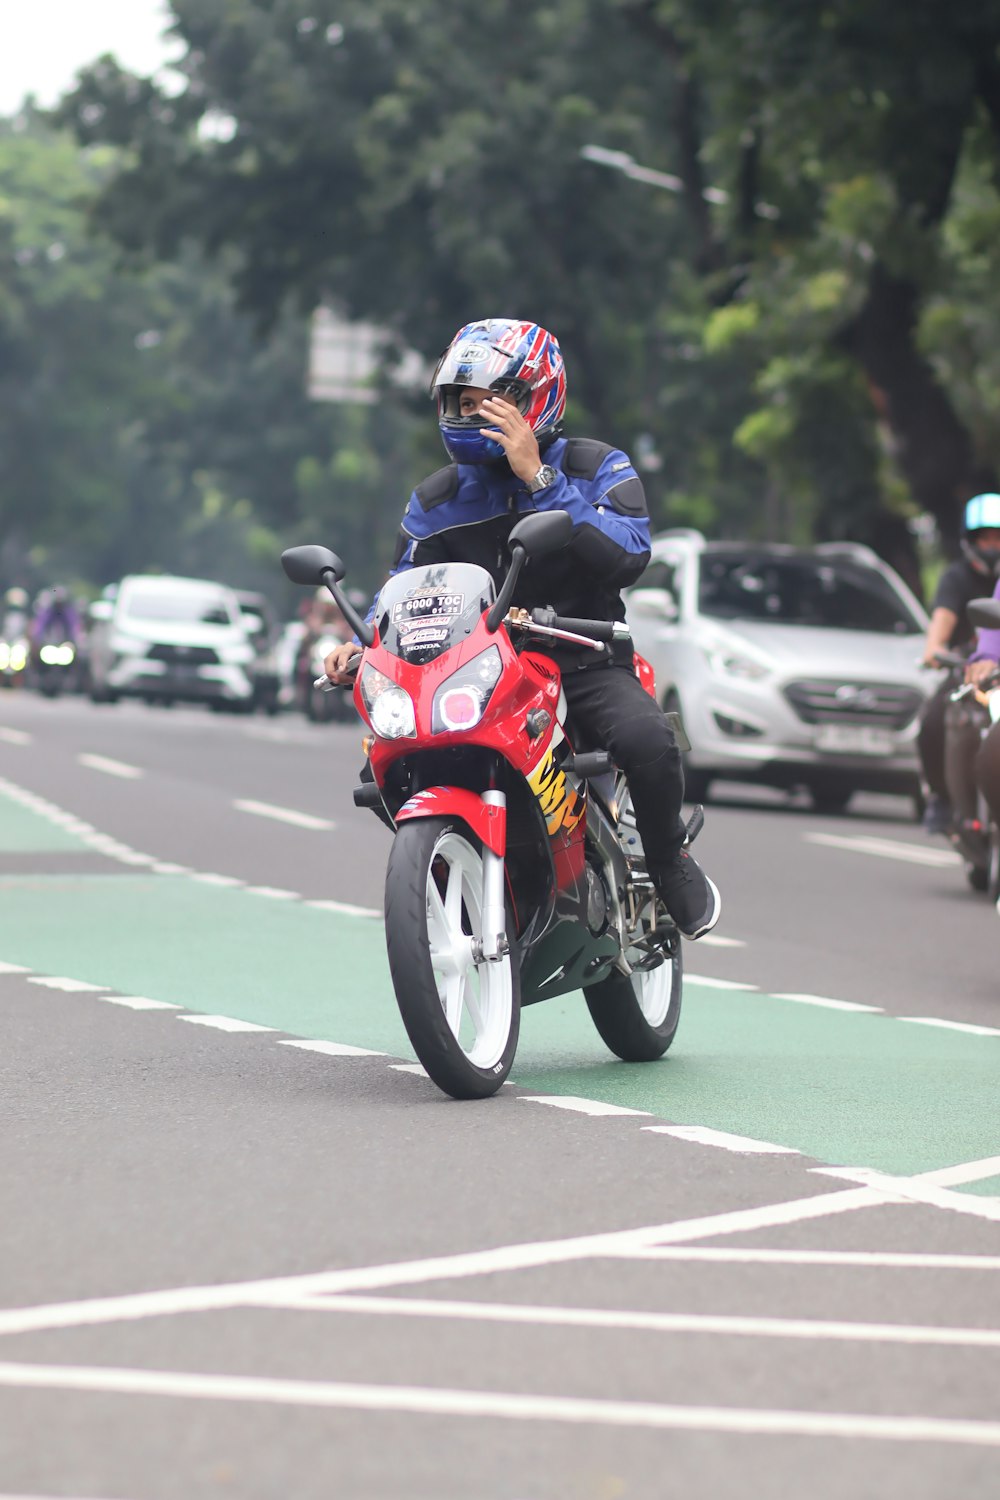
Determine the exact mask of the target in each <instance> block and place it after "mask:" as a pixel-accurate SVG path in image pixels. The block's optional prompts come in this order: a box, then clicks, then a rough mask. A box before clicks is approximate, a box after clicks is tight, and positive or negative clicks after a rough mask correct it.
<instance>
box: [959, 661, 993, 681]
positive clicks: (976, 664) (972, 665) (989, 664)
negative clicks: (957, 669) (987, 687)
mask: <svg viewBox="0 0 1000 1500" xmlns="http://www.w3.org/2000/svg"><path fill="white" fill-rule="evenodd" d="M996 669H997V663H996V662H995V661H970V662H969V665H968V666H967V667H966V669H965V680H966V682H972V683H976V684H978V683H980V682H985V680H986V678H987V677H989V676H991V675H992V673H994V672H995V671H996Z"/></svg>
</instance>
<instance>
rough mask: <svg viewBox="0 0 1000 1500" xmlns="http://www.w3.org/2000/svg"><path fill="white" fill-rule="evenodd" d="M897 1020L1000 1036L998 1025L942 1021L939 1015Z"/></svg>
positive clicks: (907, 1017)
mask: <svg viewBox="0 0 1000 1500" xmlns="http://www.w3.org/2000/svg"><path fill="white" fill-rule="evenodd" d="M896 1020H897V1021H909V1022H910V1024H911V1025H912V1026H941V1027H943V1028H944V1030H945V1031H967V1032H969V1034H970V1035H971V1036H1000V1028H998V1027H996V1026H974V1025H973V1024H972V1022H971V1021H942V1020H939V1019H938V1017H937V1016H897V1017H896Z"/></svg>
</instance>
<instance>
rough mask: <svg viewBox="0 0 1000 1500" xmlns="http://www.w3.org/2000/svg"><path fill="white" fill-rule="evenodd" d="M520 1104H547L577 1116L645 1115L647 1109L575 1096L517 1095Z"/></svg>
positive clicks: (647, 1113) (647, 1112)
mask: <svg viewBox="0 0 1000 1500" xmlns="http://www.w3.org/2000/svg"><path fill="white" fill-rule="evenodd" d="M518 1098H519V1099H520V1101H521V1103H522V1104H548V1105H550V1106H551V1107H552V1108H553V1109H568V1110H571V1111H572V1112H573V1113H574V1114H577V1115H645V1116H646V1117H647V1118H648V1116H649V1110H648V1109H626V1108H625V1106H624V1105H623V1104H606V1103H605V1101H604V1100H603V1099H581V1098H578V1097H577V1095H575V1094H519V1095H518Z"/></svg>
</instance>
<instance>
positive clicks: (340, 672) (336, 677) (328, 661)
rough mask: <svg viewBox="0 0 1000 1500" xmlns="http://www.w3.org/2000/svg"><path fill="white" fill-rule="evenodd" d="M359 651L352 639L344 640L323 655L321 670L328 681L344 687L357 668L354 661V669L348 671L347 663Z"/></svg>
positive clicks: (351, 678) (359, 648) (352, 678)
mask: <svg viewBox="0 0 1000 1500" xmlns="http://www.w3.org/2000/svg"><path fill="white" fill-rule="evenodd" d="M360 653H361V647H360V646H356V645H355V643H354V642H353V641H344V643H343V644H342V645H340V646H336V647H335V648H334V650H332V651H331V652H330V653H329V654H328V655H327V656H325V657H324V658H323V670H324V671H325V672H326V675H327V677H329V679H330V681H331V682H335V683H336V684H337V686H338V687H346V686H347V684H348V683H350V682H353V680H354V671H356V670H357V662H354V670H352V671H350V672H349V671H348V670H347V667H348V663H350V662H351V661H352V660H353V658H354V657H355V656H358V655H360Z"/></svg>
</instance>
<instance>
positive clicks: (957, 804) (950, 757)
mask: <svg viewBox="0 0 1000 1500" xmlns="http://www.w3.org/2000/svg"><path fill="white" fill-rule="evenodd" d="M987 723H988V718H987V714H986V710H985V709H984V708H983V706H982V704H980V703H977V702H976V701H975V699H970V698H964V699H963V700H962V701H961V702H960V703H949V704H948V709H947V713H946V714H945V736H944V739H945V748H944V768H945V784H946V786H947V789H948V791H947V795H948V801H949V802H950V803H951V807H952V812H953V813H954V815H955V817H956V818H959V819H961V820H962V821H963V822H966V823H969V822H971V821H972V820H973V819H974V818H975V816H976V782H977V780H978V774H979V756H980V753H981V751H982V748H983V745H984V743H985V741H984V740H983V730H984V728H985V727H986V724H987ZM984 793H985V788H984Z"/></svg>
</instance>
